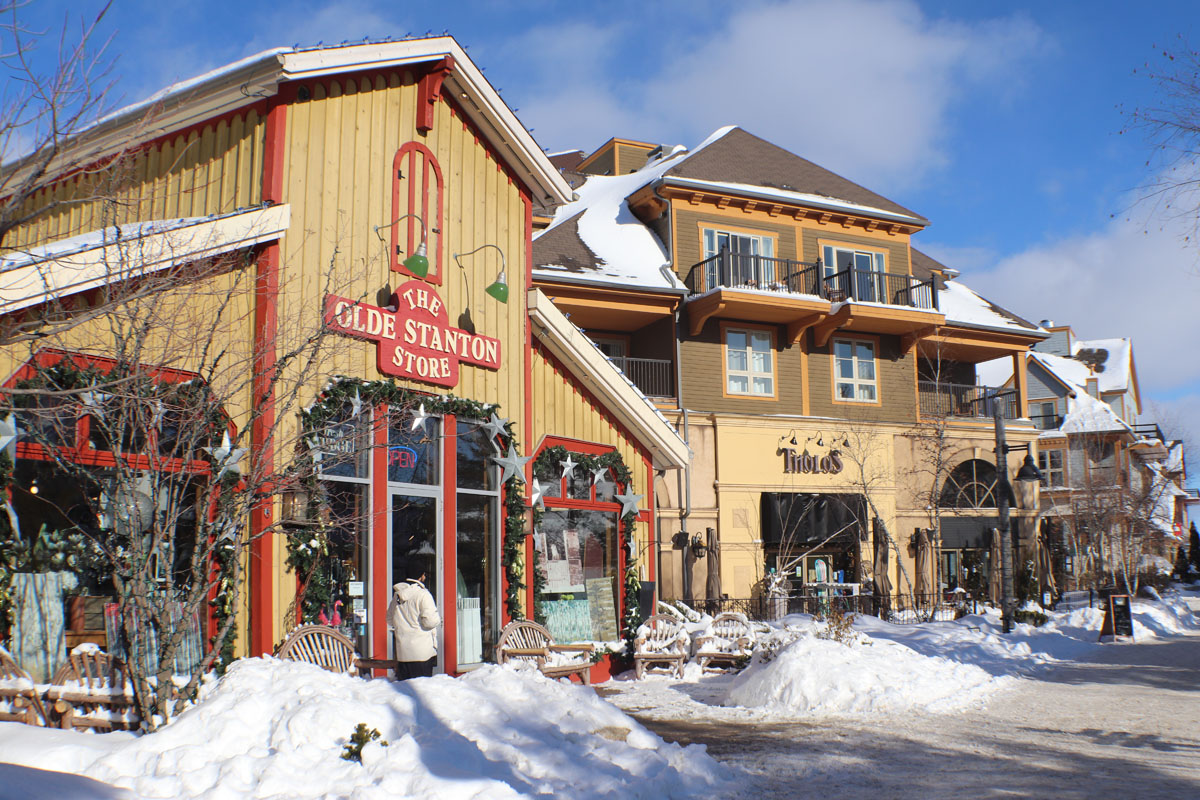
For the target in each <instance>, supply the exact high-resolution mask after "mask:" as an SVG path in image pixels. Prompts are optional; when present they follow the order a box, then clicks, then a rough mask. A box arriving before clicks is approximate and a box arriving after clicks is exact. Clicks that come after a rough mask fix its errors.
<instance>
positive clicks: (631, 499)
mask: <svg viewBox="0 0 1200 800" xmlns="http://www.w3.org/2000/svg"><path fill="white" fill-rule="evenodd" d="M645 496H646V495H644V494H634V493H633V492H630V493H629V494H615V495H613V497H614V498H615V499H616V500H619V501H621V516H622V517H623V516H625V515H626V514H636V513H638V503H639V502H641V500H642V498H643V497H645Z"/></svg>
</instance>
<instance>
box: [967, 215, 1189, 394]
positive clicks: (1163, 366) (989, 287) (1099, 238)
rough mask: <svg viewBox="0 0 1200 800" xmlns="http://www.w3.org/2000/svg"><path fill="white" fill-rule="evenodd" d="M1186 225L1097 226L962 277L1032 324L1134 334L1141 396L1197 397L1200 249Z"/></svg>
mask: <svg viewBox="0 0 1200 800" xmlns="http://www.w3.org/2000/svg"><path fill="white" fill-rule="evenodd" d="M1191 232H1192V231H1191V229H1190V223H1188V222H1186V221H1184V220H1182V219H1179V218H1175V219H1171V220H1168V221H1167V222H1166V223H1164V224H1163V225H1162V226H1161V227H1150V228H1147V226H1144V225H1139V224H1137V222H1136V221H1130V220H1124V219H1116V220H1113V221H1112V222H1110V223H1109V224H1108V225H1107V226H1106V227H1105V228H1104V229H1103V230H1100V231H1096V232H1094V233H1091V234H1086V235H1079V236H1071V237H1066V238H1063V239H1059V240H1056V241H1052V242H1048V243H1046V244H1042V245H1039V246H1036V247H1032V248H1030V249H1028V250H1026V251H1024V252H1022V253H1019V254H1017V255H1014V256H1011V257H1008V258H1005V259H1003V260H1001V261H1000V262H999V263H998V264H996V266H995V268H994V269H991V270H989V271H987V272H966V273H965V274H964V275H963V281H964V282H965V283H967V284H968V285H969V286H971V288H973V289H976V290H977V291H979V292H980V293H982V294H983V295H985V296H986V297H988V298H989V299H992V300H994V301H995V302H997V303H1000V304H1001V305H1005V306H1007V307H1008V308H1011V309H1012V310H1013V311H1015V312H1016V313H1018V314H1021V315H1023V316H1025V317H1026V318H1028V319H1032V320H1035V321H1036V320H1041V319H1052V320H1054V321H1055V322H1056V323H1058V324H1060V325H1063V324H1068V325H1070V326H1071V327H1072V329H1073V330H1074V331H1075V333H1076V334H1077V335H1078V336H1080V337H1082V338H1105V337H1116V336H1127V337H1132V339H1133V345H1134V357H1135V359H1136V362H1137V369H1138V377H1139V382H1140V385H1141V387H1142V390H1143V393H1144V394H1145V395H1149V396H1153V395H1155V394H1160V393H1165V392H1176V393H1178V392H1181V391H1184V390H1191V391H1197V392H1200V357H1197V355H1196V353H1195V344H1196V342H1200V274H1198V273H1197V270H1196V265H1197V261H1198V259H1200V251H1198V250H1197V248H1196V246H1195V244H1194V243H1192V242H1190V241H1188V240H1185V238H1184V237H1185V236H1187V235H1188V234H1190V233H1191Z"/></svg>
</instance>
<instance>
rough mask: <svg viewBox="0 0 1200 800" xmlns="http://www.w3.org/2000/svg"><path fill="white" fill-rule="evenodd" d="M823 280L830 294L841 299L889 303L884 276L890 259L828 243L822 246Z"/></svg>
mask: <svg viewBox="0 0 1200 800" xmlns="http://www.w3.org/2000/svg"><path fill="white" fill-rule="evenodd" d="M821 263H822V269H821V273H822V277H823V278H824V279H825V288H826V291H828V292H831V293H833V294H834V296H835V297H836V298H837V299H842V300H845V299H854V300H859V301H862V302H888V301H889V299H890V298H889V297H888V295H889V293H888V292H887V291H886V288H887V287H886V286H885V281H886V278H885V277H884V273H885V272H886V271H887V257H886V255H885V254H884V253H881V252H877V251H874V250H863V249H861V248H857V247H855V246H854V245H836V244H827V245H822V247H821Z"/></svg>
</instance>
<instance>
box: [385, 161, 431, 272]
mask: <svg viewBox="0 0 1200 800" xmlns="http://www.w3.org/2000/svg"><path fill="white" fill-rule="evenodd" d="M418 167H419V169H418ZM430 168H432V171H433V183H432V186H431V184H430V175H429V173H430ZM402 173H407V177H406V178H401V177H400V176H401V174H402ZM418 175H419V177H420V180H418ZM401 180H407V181H408V197H407V198H404V199H406V200H407V205H402V204H401V199H402V198H401V197H400V181H401ZM418 184H419V185H420V187H421V202H420V205H418V204H417V186H418ZM431 188H432V189H433V190H434V191H433V193H432V194H434V198H433V200H432V203H433V205H434V206H436V208H435V209H434V211H435V213H434V214H433V215H432V218H431V214H430V202H431V201H430V194H431V192H430V189H431ZM444 190H445V183H444V181H443V180H442V168H441V166H439V165H438V162H437V158H435V157H434V155H433V151H431V150H430V149H429V148H428V147H426V146H425V145H423V144H421V143H420V142H405V143H404V144H403V145H401V146H400V149H399V150H397V151H396V155H395V156H394V157H393V158H392V220H393V222H392V252H391V255H390V256H389V261H390V263H391V266H392V272H399V273H401V274H402V275H407V276H409V277H414V278H415V277H417V276H415V275H413V274H412V273H411V272H409V271H408V269H406V268H405V266H404V264H403V263H402V261H403V258H402V257H401V256H403V257H404V258H407V257H408V256H409V255H412V254H413V253H415V252H416V250H417V246H418V245H419V244H420V243H421V224H422V223H423V224H424V226H425V231H424V233H425V237H424V238H425V248H426V250H427V254H428V258H429V260H430V262H431V268H430V270H429V274H428V275H426V276H425V277H423V278H421V280H423V281H425V282H426V283H433V284H438V285H440V284H441V283H442V280H443V279H442V276H443V274H444V270H445V267H444V265H443V262H444V259H443V257H442V251H443V250H444V249H445V248H444V247H443V244H442V231H444V230H445V227H444V211H443V207H444V206H445V203H443V202H442V194H443V191H444ZM406 214H416V215H417V216H418V217H420V218H421V223H418V222H417V220H416V218H415V217H408V219H406V220H404V221H405V223H406V224H405V226H404V228H405V237H404V239H403V243H404V250H403V252H401V243H402V239H401V236H400V222H399V220H400V219H401V218H402V217H404V215H406Z"/></svg>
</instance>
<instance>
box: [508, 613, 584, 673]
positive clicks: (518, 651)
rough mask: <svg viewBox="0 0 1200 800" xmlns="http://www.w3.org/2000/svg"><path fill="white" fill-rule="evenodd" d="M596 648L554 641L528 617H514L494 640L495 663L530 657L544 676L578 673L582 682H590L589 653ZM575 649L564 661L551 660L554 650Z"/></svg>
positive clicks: (557, 652)
mask: <svg viewBox="0 0 1200 800" xmlns="http://www.w3.org/2000/svg"><path fill="white" fill-rule="evenodd" d="M595 649H596V648H595V647H594V646H593V645H590V644H555V643H554V637H553V636H551V635H550V631H548V630H546V629H545V628H544V627H543V626H541V625H539V624H537V623H536V622H531V621H529V620H514V621H513V622H510V623H508V624H507V625H505V626H504V630H502V631H500V640H499V641H498V642H497V643H496V663H497V664H504V663H507V662H508V661H509V660H512V659H521V660H523V661H532V662H534V663H535V664H537V668H538V669H539V670H541V672H542V674H543V675H545V676H546V677H548V678H568V677H570V676H571V675H578V676H579V680H580V681H582V682H583V683H584V684H585V685H588V686H590V685H591V683H592V676H591V671H592V662H591V658H590V657H591V654H592V652H593V651H594V650H595ZM565 653H578V654H580V655H583V656H584V658H583V660H578V656H577V657H576V658H574V659H570V660H568V661H566V662H564V663H552V662H554V661H555V660H556V659H555V655H556V654H565Z"/></svg>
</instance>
